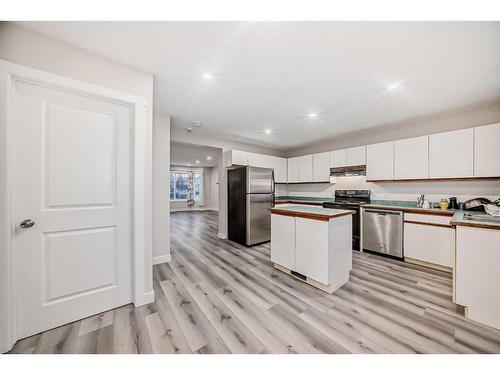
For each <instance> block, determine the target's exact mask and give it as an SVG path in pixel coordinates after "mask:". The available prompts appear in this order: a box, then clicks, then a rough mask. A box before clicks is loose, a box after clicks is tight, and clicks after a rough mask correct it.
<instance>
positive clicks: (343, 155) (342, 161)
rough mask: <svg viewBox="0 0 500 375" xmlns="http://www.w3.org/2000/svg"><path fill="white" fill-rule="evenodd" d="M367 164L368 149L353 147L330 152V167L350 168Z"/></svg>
mask: <svg viewBox="0 0 500 375" xmlns="http://www.w3.org/2000/svg"><path fill="white" fill-rule="evenodd" d="M364 164H366V147H365V146H359V147H351V148H344V149H342V150H335V151H330V167H331V168H337V167H348V166H351V165H364Z"/></svg>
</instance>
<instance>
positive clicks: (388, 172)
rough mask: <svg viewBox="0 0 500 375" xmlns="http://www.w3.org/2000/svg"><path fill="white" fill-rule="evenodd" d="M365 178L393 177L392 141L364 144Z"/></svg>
mask: <svg viewBox="0 0 500 375" xmlns="http://www.w3.org/2000/svg"><path fill="white" fill-rule="evenodd" d="M366 179H367V180H392V179H394V142H385V143H377V144H374V145H368V146H366Z"/></svg>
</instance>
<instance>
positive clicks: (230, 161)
mask: <svg viewBox="0 0 500 375" xmlns="http://www.w3.org/2000/svg"><path fill="white" fill-rule="evenodd" d="M225 154H226V166H228V167H230V166H231V165H248V152H246V151H239V150H229V151H227V152H226V153H225Z"/></svg>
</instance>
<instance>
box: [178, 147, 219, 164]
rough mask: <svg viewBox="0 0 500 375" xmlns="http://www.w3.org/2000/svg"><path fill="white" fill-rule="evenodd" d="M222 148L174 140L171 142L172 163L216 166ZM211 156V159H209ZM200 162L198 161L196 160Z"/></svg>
mask: <svg viewBox="0 0 500 375" xmlns="http://www.w3.org/2000/svg"><path fill="white" fill-rule="evenodd" d="M220 153H222V150H220V149H218V148H215V147H208V146H194V145H189V144H184V143H178V142H172V143H171V144H170V164H171V165H178V166H184V167H216V166H217V162H218V157H219V154H220ZM207 157H210V160H207ZM197 160H198V161H199V163H196V161H197Z"/></svg>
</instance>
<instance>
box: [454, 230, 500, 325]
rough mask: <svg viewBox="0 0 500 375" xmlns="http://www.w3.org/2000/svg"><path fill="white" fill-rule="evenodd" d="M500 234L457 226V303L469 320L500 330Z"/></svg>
mask: <svg viewBox="0 0 500 375" xmlns="http://www.w3.org/2000/svg"><path fill="white" fill-rule="evenodd" d="M499 244H500V230H496V229H485V228H473V227H465V226H460V225H459V226H457V250H456V268H455V299H456V303H458V304H460V305H462V306H466V307H467V317H468V318H469V319H472V320H475V321H477V322H480V323H482V324H486V325H489V326H491V327H494V328H496V329H500V248H499V246H500V245H499Z"/></svg>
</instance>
